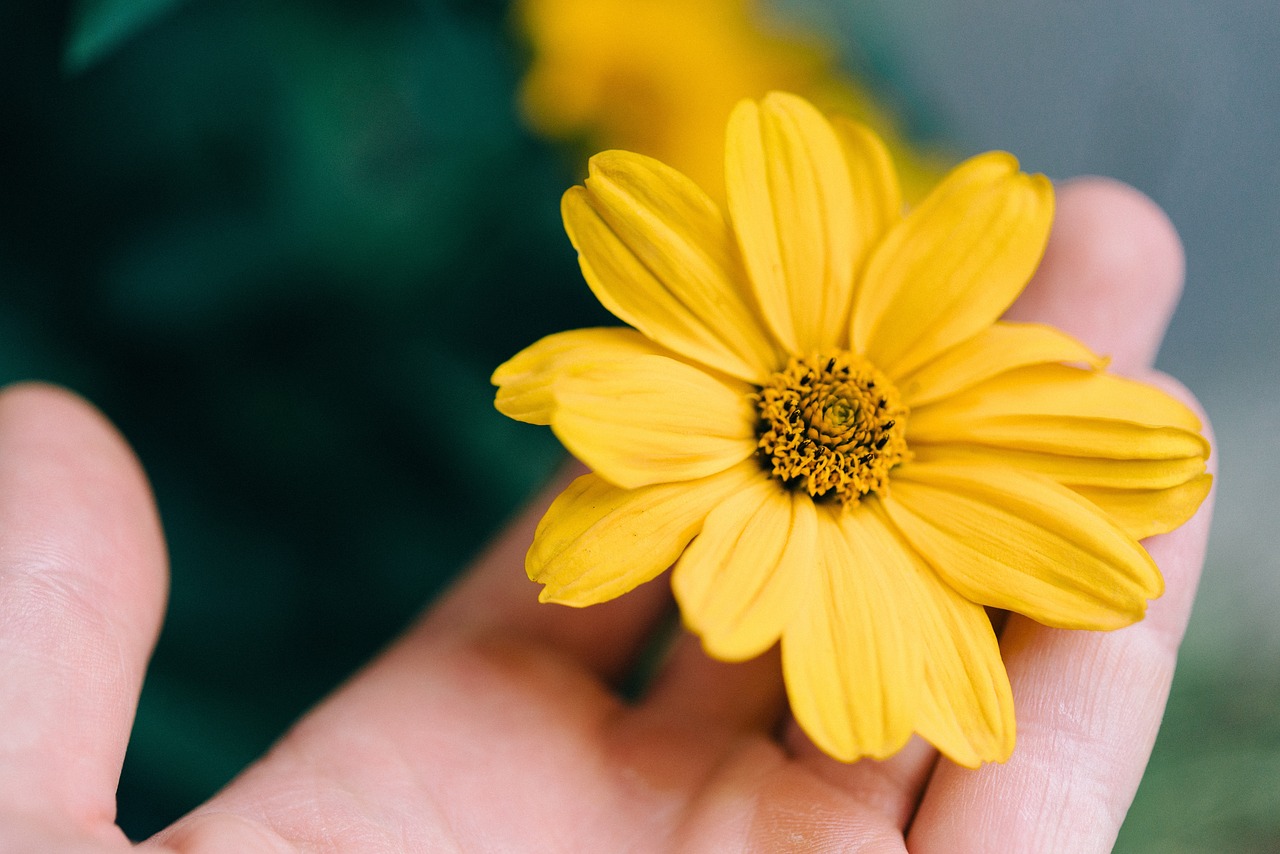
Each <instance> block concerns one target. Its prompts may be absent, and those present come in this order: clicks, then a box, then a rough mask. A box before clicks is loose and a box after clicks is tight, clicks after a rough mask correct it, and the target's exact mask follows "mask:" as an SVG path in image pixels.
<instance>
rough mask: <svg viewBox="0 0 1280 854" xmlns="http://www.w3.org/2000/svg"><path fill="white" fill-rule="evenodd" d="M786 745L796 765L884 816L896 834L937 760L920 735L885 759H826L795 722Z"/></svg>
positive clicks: (912, 807) (909, 817) (907, 818)
mask: <svg viewBox="0 0 1280 854" xmlns="http://www.w3.org/2000/svg"><path fill="white" fill-rule="evenodd" d="M787 745H788V747H789V748H790V750H791V753H792V755H793V756H795V758H796V760H797V761H798V762H800V763H801V764H803V765H805V766H807V767H808V768H810V769H812V770H813V771H814V773H816V774H817V775H818V776H820V777H822V778H823V779H824V780H826V781H827V782H829V783H831V784H832V785H835V786H837V787H839V788H840V789H842V790H843V791H845V792H847V793H849V794H850V795H852V796H853V798H854V799H855V800H856V801H857V802H858V803H862V804H866V805H867V806H868V807H870V808H872V809H874V810H876V811H877V812H878V813H880V814H881V815H883V816H885V817H886V818H887V819H888V820H889V821H890V822H892V824H893V826H894V827H896V828H897V829H898V831H899V832H901V831H903V830H905V829H906V827H907V825H908V824H909V823H910V822H911V817H912V816H913V815H914V814H915V812H916V807H917V805H918V804H919V802H920V793H921V791H922V790H923V788H924V784H925V781H927V780H928V779H929V773H930V772H931V771H932V770H933V766H934V764H935V763H936V762H937V761H938V751H936V750H934V749H933V746H932V745H930V744H929V743H928V742H926V741H924V740H923V739H922V738H920V737H919V736H913V737H912V738H911V740H910V741H908V742H907V744H906V746H905V747H903V748H902V750H900V751H898V752H897V753H895V754H894V755H893V756H891V757H889V758H888V759H884V760H875V759H863V760H860V761H858V762H854V763H852V764H846V763H844V762H838V761H836V760H835V759H832V758H831V757H830V756H827V755H826V754H825V753H823V752H822V750H821V749H820V748H818V747H817V746H816V745H814V743H813V742H812V741H810V740H809V738H808V737H807V736H806V735H805V734H804V732H803V731H802V730H801V729H800V727H799V726H798V725H796V724H794V723H792V724H790V725H789V727H788V733H787Z"/></svg>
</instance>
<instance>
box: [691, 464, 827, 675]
mask: <svg viewBox="0 0 1280 854" xmlns="http://www.w3.org/2000/svg"><path fill="white" fill-rule="evenodd" d="M817 525H818V517H817V512H816V511H815V509H814V506H813V500H812V499H811V498H810V497H809V496H808V495H807V494H805V493H804V492H803V491H800V490H785V489H783V488H781V485H780V484H779V483H778V482H777V481H775V480H773V479H772V478H768V477H764V476H761V477H759V478H758V479H756V480H755V481H752V483H751V484H749V485H748V486H747V487H745V488H744V489H743V490H742V491H740V492H737V493H735V494H733V495H731V496H729V497H728V498H726V499H725V500H724V501H723V502H722V503H721V504H719V505H718V506H717V507H715V508H714V509H713V510H712V511H711V513H710V514H709V515H708V516H707V521H706V524H704V525H703V527H702V532H701V533H700V534H698V536H697V538H696V539H694V541H693V543H692V544H691V545H690V546H689V548H687V549H685V552H684V554H683V555H682V556H681V557H680V560H679V562H678V563H677V564H676V567H675V569H674V570H673V571H672V574H671V588H672V590H673V591H674V592H675V596H676V601H677V602H678V603H679V604H680V613H681V614H682V615H683V616H684V620H685V623H686V624H687V625H688V626H689V628H690V630H692V631H693V632H694V633H696V634H698V635H699V636H700V637H701V638H702V644H703V646H704V647H705V648H706V650H707V652H708V653H709V654H710V655H712V656H714V657H716V658H719V659H721V660H723V661H743V660H746V659H748V658H754V657H755V656H757V655H759V654H760V653H762V652H764V651H765V650H766V649H768V648H769V647H771V646H773V644H774V643H775V642H776V641H777V640H778V637H779V636H780V635H781V634H782V631H783V629H784V628H785V627H786V625H787V623H789V622H790V621H791V618H792V616H793V615H794V614H795V611H796V608H797V607H798V605H799V602H800V597H801V594H802V592H803V591H804V590H806V589H807V588H809V587H811V586H812V584H813V579H812V575H813V561H814V553H815V549H816V540H817V535H818V532H817Z"/></svg>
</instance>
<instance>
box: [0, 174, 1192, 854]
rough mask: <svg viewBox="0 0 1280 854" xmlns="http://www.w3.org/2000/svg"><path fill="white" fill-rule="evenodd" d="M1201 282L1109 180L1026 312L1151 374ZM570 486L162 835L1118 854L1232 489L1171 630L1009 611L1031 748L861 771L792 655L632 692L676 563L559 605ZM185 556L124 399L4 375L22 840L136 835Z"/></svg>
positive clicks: (692, 659) (354, 843)
mask: <svg viewBox="0 0 1280 854" xmlns="http://www.w3.org/2000/svg"><path fill="white" fill-rule="evenodd" d="M1181 273H1182V261H1181V255H1180V250H1179V248H1178V244H1177V239H1176V237H1175V236H1174V235H1173V233H1172V230H1171V229H1170V227H1169V225H1168V223H1167V222H1166V221H1165V220H1164V218H1163V216H1162V215H1161V214H1159V212H1158V211H1156V210H1155V209H1154V207H1152V206H1151V204H1150V203H1149V202H1148V201H1146V200H1145V199H1143V198H1141V197H1139V196H1138V195H1137V194H1135V193H1133V192H1132V191H1130V190H1128V189H1126V188H1123V187H1120V186H1118V185H1116V184H1112V183H1109V182H1103V181H1096V180H1093V181H1080V182H1076V183H1074V184H1071V185H1068V186H1066V187H1064V188H1063V189H1062V190H1061V193H1060V197H1059V214H1058V222H1057V223H1056V224H1055V226H1054V232H1053V236H1052V238H1051V241H1050V245H1049V249H1048V252H1047V254H1046V257H1045V261H1044V263H1043V265H1042V267H1041V270H1040V272H1039V273H1038V274H1037V276H1036V279H1035V281H1034V282H1033V284H1032V286H1031V287H1030V289H1029V290H1028V292H1027V293H1026V294H1025V295H1024V296H1023V298H1022V299H1021V300H1020V302H1019V303H1018V305H1016V306H1015V307H1014V309H1013V313H1014V314H1016V316H1017V317H1018V318H1019V319H1023V320H1028V319H1036V320H1043V321H1047V322H1051V323H1054V324H1056V325H1058V326H1060V327H1062V328H1064V329H1066V330H1068V331H1070V332H1073V333H1074V334H1076V335H1078V336H1079V337H1081V338H1082V339H1084V340H1085V341H1086V342H1087V343H1089V344H1090V345H1091V346H1092V347H1093V348H1094V349H1096V350H1098V351H1100V352H1103V353H1110V354H1112V355H1113V357H1114V362H1113V364H1114V366H1115V367H1116V368H1117V369H1118V370H1120V371H1123V372H1128V373H1131V374H1136V375H1141V376H1143V377H1145V378H1151V375H1150V364H1151V360H1152V359H1153V357H1154V353H1155V350H1156V348H1157V346H1158V344H1159V340H1160V338H1161V335H1162V334H1163V330H1164V327H1165V324H1166V322H1167V320H1168V317H1169V315H1170V313H1171V311H1172V307H1173V305H1174V303H1175V302H1176V298H1177V293H1178V290H1179V286H1180V281H1181ZM1163 384H1164V385H1165V387H1166V388H1172V386H1171V385H1170V384H1169V383H1168V382H1167V381H1163ZM1175 393H1178V394H1180V395H1181V396H1183V397H1184V399H1185V397H1186V395H1185V392H1180V391H1176V390H1175ZM552 494H554V493H552ZM541 506H542V505H540V506H539V507H536V508H534V509H532V510H531V511H530V513H529V514H527V515H526V516H525V517H524V518H522V519H521V520H520V521H518V522H517V523H516V524H515V525H513V526H512V528H511V529H510V530H509V531H508V532H507V533H506V534H504V535H503V536H502V538H501V539H500V540H498V541H497V542H496V543H495V544H494V545H493V546H492V548H491V549H490V551H489V552H488V553H487V554H486V555H485V556H483V557H482V558H481V559H480V560H479V561H478V562H477V565H476V566H475V567H474V568H473V569H472V570H471V571H470V572H469V573H468V574H467V575H465V576H464V577H463V578H462V579H461V580H460V581H459V582H458V584H457V585H456V586H455V588H454V589H453V590H452V591H451V592H450V593H449V594H448V595H446V596H445V597H444V598H443V599H442V600H441V601H440V602H439V603H437V604H436V605H435V606H434V607H433V608H432V609H431V610H430V611H429V612H428V613H427V614H426V615H425V616H424V617H423V619H422V620H421V621H420V622H419V623H418V624H417V625H416V626H415V627H414V628H413V629H412V630H411V631H410V632H409V633H408V634H406V636H405V637H403V638H401V639H400V640H399V641H397V642H396V643H395V644H394V646H393V647H392V648H391V649H389V650H388V651H387V652H386V653H384V654H383V655H382V656H380V657H379V658H378V659H377V660H375V661H374V662H372V663H371V664H370V665H369V666H368V667H367V668H365V669H364V670H363V671H362V672H361V673H359V674H358V675H357V676H355V677H354V678H353V679H352V681H351V682H350V683H349V684H347V685H346V686H344V687H342V688H340V689H339V690H338V691H336V692H335V693H334V695H333V696H332V697H331V698H330V699H329V700H327V701H326V702H325V703H323V704H322V705H321V706H320V707H318V708H317V709H316V710H314V711H313V712H311V713H310V714H308V715H307V716H306V717H304V718H303V719H302V720H301V721H300V722H299V723H298V724H297V725H296V726H295V727H294V729H293V730H292V731H290V732H289V733H288V734H287V735H285V736H284V737H283V738H282V739H281V741H280V742H279V743H278V744H277V745H276V747H275V748H273V749H272V750H271V752H270V753H268V754H267V755H266V756H265V757H264V758H262V759H261V760H260V761H259V762H257V763H256V764H254V765H253V766H252V767H250V768H249V769H247V770H246V771H245V772H244V773H243V774H242V775H241V776H240V777H238V778H237V779H236V780H235V781H234V782H233V783H231V785H230V786H228V788H227V789H226V790H224V791H223V792H221V793H220V794H218V795H217V796H215V797H214V798H213V799H212V800H211V801H210V802H209V803H207V804H205V805H203V806H201V807H199V808H198V809H196V810H195V811H194V812H193V813H192V814H190V815H189V816H187V817H185V818H183V819H182V820H181V821H179V822H178V823H177V824H176V825H174V826H173V827H171V828H169V829H168V830H166V831H164V832H163V833H161V834H160V835H159V836H157V837H156V838H155V839H152V840H148V841H147V842H144V843H142V847H143V848H144V849H152V850H177V851H186V852H205V851H208V852H257V851H263V852H285V851H313V850H316V851H344V852H345V851H350V852H381V851H388V852H391V851H450V850H460V851H538V852H542V851H571V852H576V851H608V852H614V851H693V852H715V851H747V850H758V851H787V850H796V851H836V850H839V851H849V850H855V851H876V852H879V851H903V850H906V848H907V847H910V849H911V850H913V851H934V850H937V851H948V852H952V851H995V850H1016V851H1040V850H1043V851H1058V852H1061V851H1095V850H1097V851H1102V850H1108V849H1109V847H1110V845H1111V844H1112V842H1113V841H1114V839H1115V835H1116V832H1117V830H1118V828H1119V825H1120V822H1121V821H1122V820H1123V817H1124V814H1125V811H1126V810H1127V809H1128V806H1129V803H1130V801H1131V799H1132V797H1133V793H1134V791H1135V789H1136V787H1137V784H1138V781H1139V779H1140V778H1141V775H1142V771H1143V768H1144V767H1145V765H1146V761H1147V756H1148V754H1149V752H1150V748H1151V744H1152V742H1153V740H1154V738H1155V732H1156V728H1157V726H1158V724H1159V720H1160V716H1161V713H1162V711H1163V708H1164V703H1165V699H1166V697H1167V692H1168V687H1169V682H1170V679H1171V678H1172V673H1173V666H1174V659H1175V655H1176V650H1177V646H1178V643H1179V641H1180V639H1181V637H1182V633H1183V630H1184V628H1185V625H1186V620H1187V616H1188V613H1189V611H1190V606H1191V599H1192V597H1193V595H1194V590H1195V585H1196V579H1197V578H1198V575H1199V571H1200V566H1201V563H1202V559H1203V553H1204V544H1205V539H1206V536H1207V529H1208V518H1209V508H1208V505H1206V507H1205V508H1203V509H1202V510H1201V512H1200V514H1199V515H1198V516H1197V517H1196V518H1195V519H1193V520H1192V521H1191V522H1190V523H1188V524H1187V525H1186V526H1184V527H1183V528H1182V529H1180V530H1178V531H1176V532H1174V533H1172V534H1168V535H1165V536H1162V537H1158V538H1153V539H1152V540H1149V541H1148V542H1147V547H1148V549H1149V550H1150V551H1151V552H1152V554H1153V555H1154V556H1155V558H1156V560H1157V562H1158V563H1159V564H1160V566H1161V568H1162V570H1163V571H1164V573H1165V576H1166V580H1167V592H1166V594H1165V595H1164V597H1163V598H1162V599H1161V600H1159V601H1157V602H1155V603H1153V605H1152V607H1151V609H1150V613H1149V615H1148V617H1147V619H1146V620H1145V621H1143V622H1142V623H1139V624H1138V625H1136V626H1133V627H1130V628H1128V629H1124V630H1121V631H1117V632H1113V633H1109V634H1099V633H1089V632H1065V631H1060V630H1053V629H1047V628H1044V627H1042V626H1039V625H1037V624H1035V623H1032V622H1030V621H1028V620H1025V619H1022V618H1019V617H1016V616H1014V617H1012V618H1010V619H1009V621H1008V624H1007V626H1006V627H1005V629H1004V632H1003V636H1002V650H1003V654H1004V657H1005V661H1006V663H1007V665H1008V669H1009V674H1010V679H1011V681H1012V684H1013V689H1014V695H1015V701H1016V704H1017V713H1018V726H1019V735H1018V746H1017V749H1016V751H1015V752H1014V755H1013V758H1012V759H1011V760H1010V761H1009V762H1008V763H1006V764H1004V765H989V766H985V767H984V768H982V769H980V770H978V771H968V770H965V769H962V768H959V767H957V766H953V765H951V764H950V763H948V762H946V761H945V760H939V759H938V758H937V755H936V753H935V752H934V751H933V750H932V749H931V748H929V747H928V745H926V744H924V743H922V742H918V741H913V742H912V743H911V744H909V745H908V747H907V749H906V750H904V751H903V752H902V753H900V754H899V755H898V756H896V757H894V758H893V759H891V760H888V761H886V762H871V761H864V762H860V763H856V764H853V765H843V764H840V763H837V762H834V761H832V760H830V759H828V758H826V757H824V756H823V755H821V754H820V753H819V752H818V751H817V750H816V749H815V748H814V747H813V746H812V745H811V744H809V743H808V741H807V740H806V739H805V738H804V736H803V734H802V733H801V732H800V731H799V729H798V728H797V727H796V726H795V724H794V722H792V721H791V720H790V719H789V717H788V715H787V706H786V698H785V695H784V692H783V690H782V685H781V677H780V673H779V666H778V662H777V660H776V657H775V656H774V655H772V654H769V655H765V656H763V657H761V658H760V659H757V660H755V661H751V662H748V663H746V664H732V665H731V664H723V663H720V662H715V661H712V660H710V659H708V658H707V657H706V656H705V655H704V654H703V653H702V652H701V650H700V648H699V646H698V644H697V641H696V640H695V639H693V638H690V637H687V636H684V637H679V638H677V640H676V641H675V644H674V646H673V647H672V649H671V651H670V654H669V656H668V657H667V658H666V659H665V660H664V661H663V663H662V664H661V667H660V668H659V670H658V672H657V675H656V677H655V678H654V680H653V682H652V683H651V684H650V685H649V687H648V688H647V690H646V692H645V694H644V696H643V697H642V698H641V699H640V700H639V701H638V702H636V703H626V702H624V701H623V700H621V699H619V697H618V695H617V694H616V692H615V690H614V686H615V685H616V683H617V681H618V680H619V679H621V678H622V677H623V675H624V674H625V673H627V672H628V671H629V670H630V669H631V668H632V667H633V666H634V664H635V660H636V657H637V655H638V654H639V653H640V651H641V650H642V649H643V648H644V647H645V645H646V641H647V640H648V639H649V638H650V636H651V635H652V633H653V631H654V630H655V628H656V627H657V626H658V625H659V624H660V623H662V621H663V615H664V614H666V613H668V612H669V609H670V595H669V593H668V591H667V589H666V582H665V580H659V581H656V582H652V583H650V584H648V585H646V586H644V587H642V588H640V589H639V590H637V591H635V592H633V593H632V594H629V595H628V596H625V597H623V598H622V599H620V600H618V601H615V602H612V603H609V604H606V605H602V606H597V607H595V608H591V609H587V610H584V611H574V610H569V609H565V608H561V607H558V606H550V605H539V604H537V601H536V600H537V596H536V589H535V588H534V586H533V585H531V584H530V583H529V582H528V581H527V580H525V578H524V576H523V572H522V571H521V565H522V555H523V550H524V548H525V547H526V546H527V545H528V543H529V541H530V538H531V536H532V527H533V524H534V522H535V521H536V519H537V517H538V514H539V512H540V510H541ZM165 564H166V562H165V553H164V545H163V539H162V535H161V532H160V528H159V523H158V521H157V519H156V515H155V511H154V508H153V506H152V500H151V496H150V492H149V489H148V487H147V484H146V481H145V478H144V476H143V475H142V473H141V471H140V469H139V467H138V465H137V462H136V461H135V460H134V458H133V456H132V454H131V452H130V451H129V450H128V448H127V447H126V446H125V444H124V443H123V441H122V440H121V439H120V438H119V436H118V435H117V434H116V433H115V432H114V430H113V429H112V428H111V427H110V426H109V425H108V424H107V423H106V422H105V421H104V420H103V419H102V418H101V416H99V415H97V413H95V412H94V411H93V410H92V409H91V408H89V407H88V406H87V405H85V404H84V403H83V402H81V401H79V400H78V399H76V398H74V397H72V396H71V395H69V394H67V393H65V392H61V391H57V390H54V389H50V388H45V387H39V386H24V387H16V388H12V389H10V390H8V391H6V392H4V394H3V395H2V396H0V851H5V852H7V851H20V852H25V851H40V852H43V851H67V852H80V851H84V852H93V851H114V850H125V849H128V848H129V847H130V843H129V842H128V840H126V839H125V838H124V835H123V834H122V833H121V832H120V831H119V829H118V828H117V827H116V826H115V823H114V814H115V806H114V798H115V788H116V783H117V780H118V777H119V772H120V765H121V761H122V759H123V756H124V750H125V745H126V742H127V738H128V733H129V728H130V725H131V723H132V719H133V714H134V709H135V705H136V702H137V695H138V691H139V689H140V686H141V682H142V678H143V674H144V672H145V666H146V661H147V658H148V657H149V655H150V652H151V648H152V645H153V644H154V641H155V636H156V633H157V631H158V628H159V622H160V617H161V613H162V611H163V603H164V596H165V588H166V571H167V570H166V565H165Z"/></svg>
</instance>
